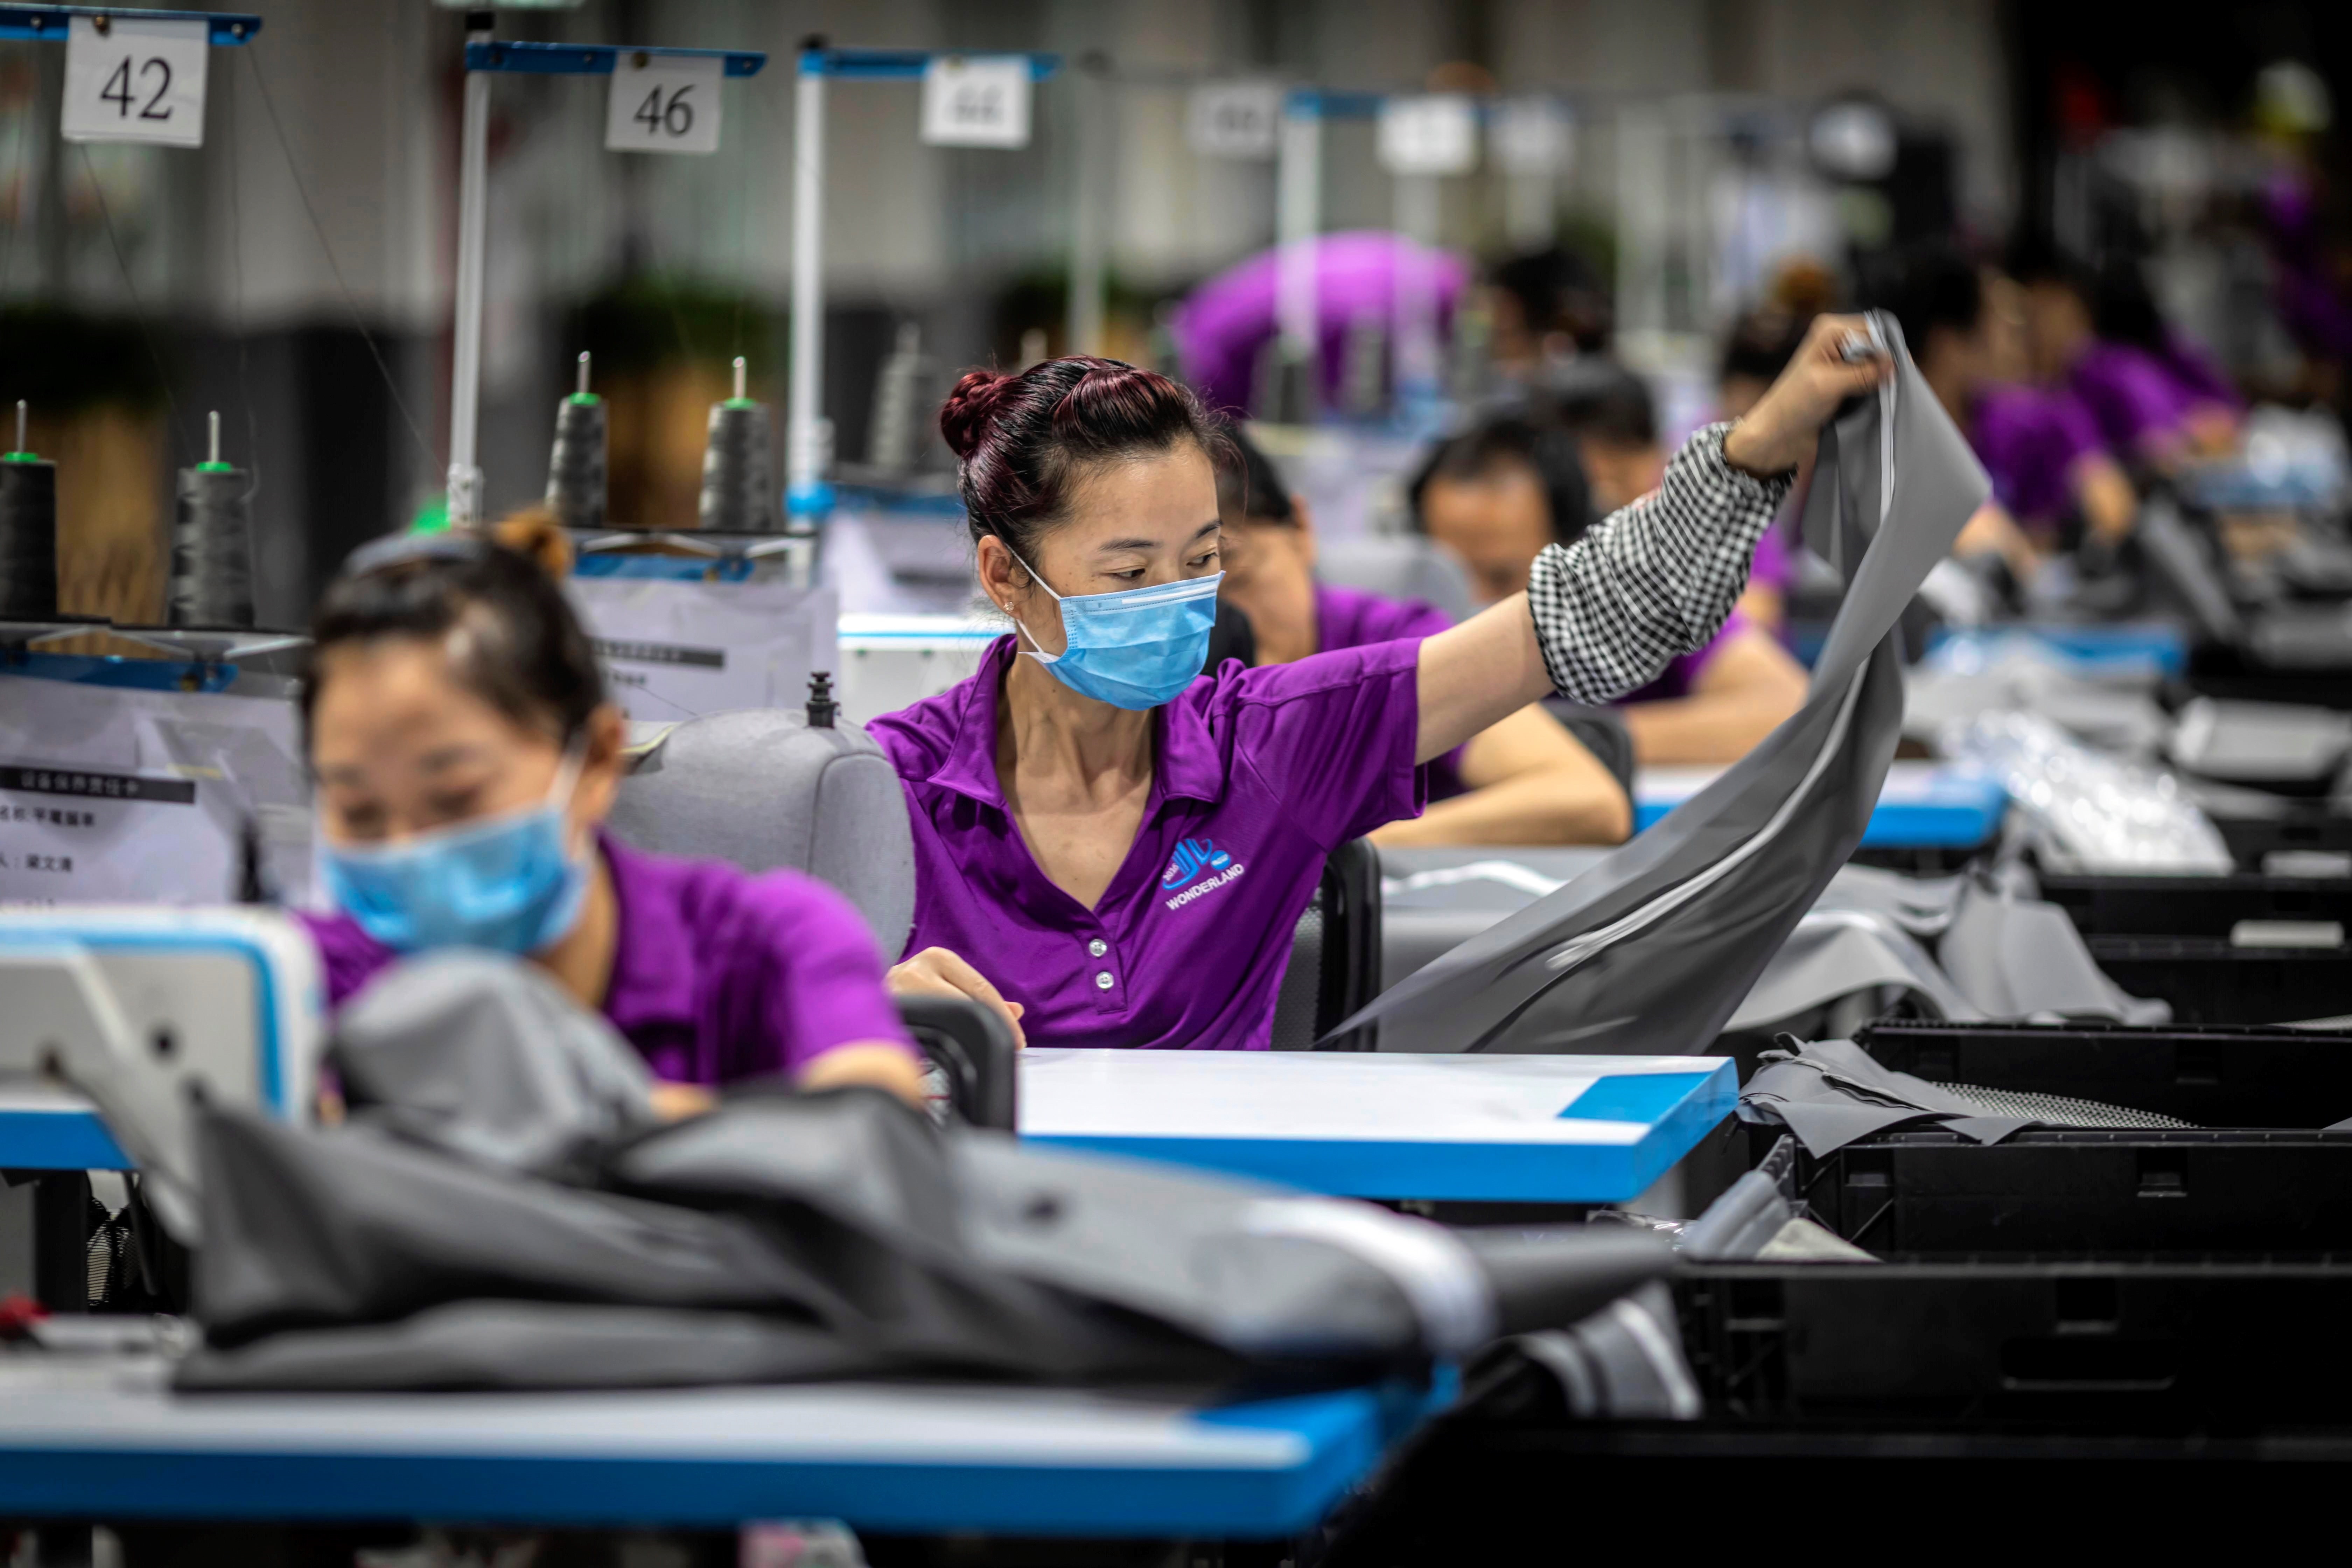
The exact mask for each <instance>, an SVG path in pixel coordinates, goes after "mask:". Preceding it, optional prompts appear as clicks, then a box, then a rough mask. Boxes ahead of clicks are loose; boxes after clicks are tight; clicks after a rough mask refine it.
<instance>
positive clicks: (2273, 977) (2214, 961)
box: [2084, 936, 2352, 1024]
mask: <svg viewBox="0 0 2352 1568" xmlns="http://www.w3.org/2000/svg"><path fill="white" fill-rule="evenodd" d="M2084 943H2085V945H2087V946H2088V947H2089V948H2090V950H2091V956H2092V958H2093V959H2095V961H2096V962H2097V963H2098V965H2099V967H2100V968H2101V969H2103V970H2105V971H2106V973H2107V976H2108V978H2110V979H2112V980H2113V981H2114V982H2115V983H2116V984H2118V985H2120V986H2122V987H2123V988H2124V989H2125V990H2126V991H2127V992H2130V993H2131V994H2133V995H2135V996H2160V997H2162V998H2163V999H2164V1000H2165V1001H2167V1002H2169V1003H2171V1004H2172V1010H2173V1015H2174V1016H2176V1017H2178V1018H2180V1019H2182V1020H2184V1021H2187V1022H2190V1023H2200V1024H2290V1023H2297V1022H2301V1021H2303V1020H2305V1019H2316V1018H2340V1017H2343V1016H2347V1015H2352V952H2347V949H2346V948H2344V947H2343V946H2340V945H2339V946H2336V947H2333V948H2252V947H2233V946H2231V943H2230V942H2229V939H2228V938H2226V937H2214V936H2087V937H2085V938H2084Z"/></svg>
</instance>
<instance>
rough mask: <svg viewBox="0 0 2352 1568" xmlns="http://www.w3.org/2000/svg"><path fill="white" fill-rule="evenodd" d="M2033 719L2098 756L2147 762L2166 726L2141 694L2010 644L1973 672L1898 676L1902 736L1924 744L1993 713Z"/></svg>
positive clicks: (1927, 669)
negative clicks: (2038, 716) (2107, 754)
mask: <svg viewBox="0 0 2352 1568" xmlns="http://www.w3.org/2000/svg"><path fill="white" fill-rule="evenodd" d="M2000 708H2015V709H2020V710H2023V711H2025V712H2028V713H2039V714H2041V715H2042V717H2043V718H2045V719H2047V720H2049V721H2051V722H2052V723H2053V724H2056V725H2058V726H2059V727H2060V728H2062V729H2063V730H2065V731H2067V732H2068V733H2070V734H2073V735H2074V736H2075V737H2077V738H2078V739H2080V740H2082V741H2084V742H2087V743H2088V744H2091V745H2094V746H2096V747H2098V748H2099V749H2100V750H2102V751H2108V752H2120V753H2122V754H2123V755H2125V756H2129V757H2148V756H2153V755H2154V754H2155V753H2156V752H2157V750H2158V747H2159V746H2161V745H2162V744H2163V742H2164V738H2165V737H2166V736H2167V735H2168V734H2169V733H2170V732H2171V731H2172V721H2171V719H2170V718H2169V717H2168V715H2167V714H2166V713H2165V711H2164V710H2163V708H2161V707H2160V706H2158V703H2157V701H2156V699H2155V698H2154V697H2152V696H2150V695H2149V694H2148V693H2147V692H2146V691H2145V690H2139V689H2132V688H2130V687H2126V686H2120V685H2118V684H2116V683H2114V682H2110V681H2104V680H2094V679H2085V678H2084V677H2083V676H2080V675H2077V674H2075V673H2074V671H2073V670H2072V669H2071V668H2068V667H2067V665H2066V664H2065V662H2064V661H2063V659H2061V658H2059V657H2058V656H2056V655H2054V654H2052V653H2050V652H2048V651H2046V650H2042V649H2036V648H2032V647H2027V646H2023V645H2016V644H2013V645H2011V646H2009V647H2004V648H2002V649H2001V650H2000V653H1999V654H1998V655H1997V656H1996V657H1995V658H1993V659H1991V660H1990V662H1988V663H1987V664H1986V665H1985V666H1984V667H1983V668H1975V669H1954V668H1949V667H1948V665H1947V666H1943V667H1935V666H1921V667H1918V668H1914V669H1912V670H1911V671H1909V672H1908V674H1907V675H1906V678H1905V686H1904V699H1903V732H1904V733H1905V734H1906V735H1909V736H1911V737H1913V738H1914V739H1916V740H1920V741H1925V742H1929V743H1930V744H1933V743H1935V742H1937V741H1939V740H1940V739H1941V738H1942V736H1943V734H1944V731H1945V730H1946V729H1947V727H1948V726H1949V725H1951V724H1953V723H1956V722H1957V723H1964V722H1966V721H1969V720H1970V719H1973V718H1974V717H1975V716H1976V715H1978V714H1979V713H1983V712H1986V711H1988V710H1993V709H2000Z"/></svg>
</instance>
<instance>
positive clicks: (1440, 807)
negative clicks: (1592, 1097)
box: [1217, 430, 1633, 847]
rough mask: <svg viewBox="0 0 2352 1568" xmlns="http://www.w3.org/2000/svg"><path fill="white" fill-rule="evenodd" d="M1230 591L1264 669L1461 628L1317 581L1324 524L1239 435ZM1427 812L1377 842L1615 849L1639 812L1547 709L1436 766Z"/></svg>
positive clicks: (1229, 453) (1230, 494) (1230, 510)
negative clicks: (1319, 527) (1319, 532)
mask: <svg viewBox="0 0 2352 1568" xmlns="http://www.w3.org/2000/svg"><path fill="white" fill-rule="evenodd" d="M1217 509H1218V514H1219V517H1220V519H1221V521H1222V523H1223V528H1222V531H1221V532H1220V534H1219V539H1220V541H1221V543H1220V545H1219V558H1220V563H1221V564H1222V565H1223V567H1224V574H1225V575H1224V583H1223V587H1222V589H1221V592H1222V593H1223V597H1224V598H1225V599H1226V601H1227V602H1228V603H1231V604H1233V605H1237V606H1238V607H1239V608H1240V609H1241V610H1242V612H1243V613H1244V615H1246V616H1249V621H1250V629H1251V631H1252V632H1253V634H1255V639H1256V643H1257V659H1258V662H1259V663H1261V664H1288V663H1290V662H1291V661H1292V660H1294V659H1301V658H1308V657H1310V656H1312V655H1314V654H1318V653H1322V652H1324V651H1326V650H1328V649H1330V648H1341V647H1364V646H1365V645H1367V644H1370V643H1382V642H1396V641H1399V640H1402V639H1406V638H1410V639H1412V640H1413V641H1415V642H1418V641H1419V640H1421V639H1422V638H1423V637H1434V636H1436V635H1437V634H1438V633H1439V632H1442V631H1444V630H1445V629H1446V628H1447V627H1448V626H1452V625H1453V624H1454V621H1453V618H1452V617H1451V616H1447V615H1446V614H1445V612H1444V611H1443V610H1440V609H1438V608H1437V607H1436V606H1435V605H1426V604H1423V603H1422V602H1420V601H1419V600H1399V599H1390V598H1383V597H1382V596H1381V595H1378V594H1368V593H1365V592H1363V591H1362V590H1360V589H1356V588H1341V587H1336V586H1334V585H1333V584H1328V583H1318V582H1317V581H1316V579H1315V522H1314V519H1313V518H1312V517H1311V516H1310V515H1309V514H1308V511H1307V499H1306V498H1305V497H1304V496H1296V495H1293V494H1291V493H1290V491H1289V489H1288V487H1286V485H1284V484H1283V482H1282V476H1281V474H1280V473H1278V472H1277V471H1276V468H1275V466H1274V464H1273V463H1272V462H1271V461H1269V460H1268V459H1267V458H1266V456H1265V453H1263V452H1261V451H1259V450H1258V449H1257V447H1256V445H1255V443H1253V442H1252V441H1251V440H1250V438H1249V437H1247V436H1245V435H1244V434H1243V433H1242V432H1241V431H1239V430H1234V431H1229V432H1228V433H1227V435H1226V450H1225V452H1224V454H1223V460H1222V461H1220V462H1219V463H1218V465H1217ZM1428 790H1429V808H1428V810H1427V811H1425V812H1423V814H1422V815H1421V816H1417V817H1411V816H1409V817H1402V818H1399V819H1398V820H1397V821H1395V822H1391V823H1390V824H1388V825H1387V826H1384V827H1381V828H1380V829H1379V830H1377V831H1376V832H1374V833H1373V834H1372V835H1371V838H1372V841H1373V842H1374V843H1376V844H1380V845H1381V846H1384V847H1402V846H1408V845H1433V846H1442V845H1461V844H1617V843H1622V841H1623V840H1624V837H1625V836H1626V835H1627V834H1629V833H1631V832H1632V831H1633V802H1632V800H1631V799H1629V798H1628V797H1627V795H1626V794H1625V790H1624V786H1622V784H1619V783H1618V782H1617V779H1616V777H1615V775H1614V774H1612V773H1610V771H1609V769H1608V768H1607V767H1606V766H1605V765H1604V764H1603V763H1601V760H1600V759H1599V758H1598V757H1596V756H1594V755H1593V754H1592V753H1591V752H1590V751H1588V750H1586V749H1585V746H1584V744H1583V742H1580V741H1579V740H1578V739H1577V738H1576V737H1575V736H1574V735H1572V734H1570V732H1569V731H1568V730H1567V729H1566V728H1565V727H1563V726H1562V725H1561V724H1560V723H1559V721H1557V720H1555V719H1554V718H1552V716H1551V715H1550V714H1549V713H1546V712H1545V711H1544V710H1542V708H1541V707H1540V706H1537V707H1529V708H1522V709H1520V710H1518V711H1517V713H1514V714H1512V715H1511V716H1510V717H1509V718H1507V719H1506V720H1504V721H1502V722H1501V723H1499V724H1497V725H1496V726H1495V727H1494V728H1492V729H1490V730H1486V731H1481V732H1480V733H1478V734H1476V735H1473V736H1472V737H1471V738H1470V739H1469V740H1468V741H1467V742H1465V743H1464V744H1462V745H1460V746H1457V747H1456V748H1454V750H1453V751H1451V752H1447V753H1446V754H1445V755H1444V756H1443V757H1439V758H1437V759H1436V760H1434V761H1433V762H1432V763H1430V764H1429V786H1428Z"/></svg>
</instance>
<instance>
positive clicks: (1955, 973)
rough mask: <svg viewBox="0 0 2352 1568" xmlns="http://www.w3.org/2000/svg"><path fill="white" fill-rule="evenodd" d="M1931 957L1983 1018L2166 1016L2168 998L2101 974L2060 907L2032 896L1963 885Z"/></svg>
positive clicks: (2129, 1020) (2135, 1019)
mask: <svg viewBox="0 0 2352 1568" xmlns="http://www.w3.org/2000/svg"><path fill="white" fill-rule="evenodd" d="M1936 956H1937V959H1938V960H1939V961H1940V962H1941V963H1942V965H1943V970H1944V973H1947V974H1948V975H1950V976H1951V979H1952V984H1954V985H1955V986H1957V987H1958V989H1959V990H1960V992H1961V993H1962V994H1965V995H1966V996H1967V997H1968V999H1969V1002H1970V1003H1972V1004H1973V1005H1976V1006H1977V1007H1979V1008H1980V1009H1982V1013H1981V1016H1984V1017H1988V1018H2035V1017H2048V1016H2056V1017H2061V1018H2105V1019H2109V1020H2111V1021H2113V1022H2115V1023H2118V1024H2163V1023H2168V1022H2170V1021H2171V1018H2172V1007H2171V1005H2170V1004H2169V1003H2167V1002H2163V1001H2159V1000H2143V999H2142V998H2140V997H2137V996H2133V995H2131V994H2127V993H2126V991H2125V990H2124V989H2123V988H2122V987H2121V986H2119V985H2117V984H2116V983H2115V982H2114V981H2112V980H2110V979H2108V978H2107V976H2106V973H2105V971H2104V970H2102V969H2101V968H2100V967H2099V965H2098V963H2097V961H2096V960H2095V959H2093V958H2092V957H2091V950H2090V948H2089V947H2088V946H2087V945H2086V944H2085V943H2084V941H2083V936H2082V933H2081V932H2080V931H2077V930H2075V929H2074V921H2073V920H2072V919H2071V918H2069V917H2068V915H2067V913H2066V911H2065V910H2062V909H2060V908H2059V907H2058V906H2057V905H2055V904H2051V903H2043V902H2042V901H2041V900H2037V899H2015V898H2007V897H2003V896H2002V895H2000V894H1999V893H1996V892H1993V891H1991V890H1990V889H1985V888H1983V887H1979V886H1978V885H1977V884H1975V883H1973V882H1971V883H1969V884H1968V886H1967V887H1965V888H1964V889H1962V890H1961V893H1960V897H1959V900H1958V905H1957V907H1956V908H1955V909H1954V910H1953V911H1952V923H1951V928H1950V929H1949V930H1948V931H1945V932H1944V935H1943V940H1942V941H1941V942H1937V946H1936ZM1946 1016H1948V1017H1955V1018H1957V1017H1961V1016H1964V1015H1961V1014H1947V1015H1946Z"/></svg>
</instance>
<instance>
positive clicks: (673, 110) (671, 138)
mask: <svg viewBox="0 0 2352 1568" xmlns="http://www.w3.org/2000/svg"><path fill="white" fill-rule="evenodd" d="M725 64H726V61H725V60H723V59H721V58H719V56H717V55H655V54H646V53H642V52H640V53H623V54H622V55H621V56H620V58H617V59H615V60H614V62H613V90H612V92H611V94H610V95H609V96H607V97H606V99H605V100H604V146H605V148H606V149H607V150H608V151H610V152H614V153H716V152H718V151H719V76H720V70H721V68H722V67H724V66H725Z"/></svg>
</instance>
